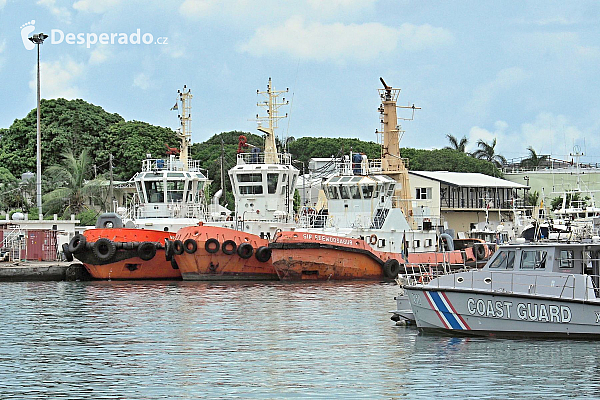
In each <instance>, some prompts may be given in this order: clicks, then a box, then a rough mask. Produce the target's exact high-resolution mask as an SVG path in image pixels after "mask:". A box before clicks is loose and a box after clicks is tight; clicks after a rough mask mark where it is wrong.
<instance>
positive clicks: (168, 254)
mask: <svg viewBox="0 0 600 400" xmlns="http://www.w3.org/2000/svg"><path fill="white" fill-rule="evenodd" d="M173 254H174V253H173V242H172V241H170V240H169V239H165V259H166V260H167V261H171V260H172V259H173Z"/></svg>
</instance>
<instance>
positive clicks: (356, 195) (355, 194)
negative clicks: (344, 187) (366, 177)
mask: <svg viewBox="0 0 600 400" xmlns="http://www.w3.org/2000/svg"><path fill="white" fill-rule="evenodd" d="M348 188H349V189H350V195H351V196H352V198H353V199H358V200H360V188H359V187H358V186H356V185H352V186H349V187H348Z"/></svg>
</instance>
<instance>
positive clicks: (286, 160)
mask: <svg viewBox="0 0 600 400" xmlns="http://www.w3.org/2000/svg"><path fill="white" fill-rule="evenodd" d="M275 156H276V157H275ZM245 164H283V165H291V164H292V155H291V154H289V153H277V154H276V155H275V154H267V153H264V152H262V153H261V152H255V153H238V155H237V165H245Z"/></svg>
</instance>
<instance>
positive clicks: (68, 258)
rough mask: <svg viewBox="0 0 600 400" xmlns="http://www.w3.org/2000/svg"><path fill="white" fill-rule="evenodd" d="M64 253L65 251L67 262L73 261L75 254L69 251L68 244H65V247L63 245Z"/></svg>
mask: <svg viewBox="0 0 600 400" xmlns="http://www.w3.org/2000/svg"><path fill="white" fill-rule="evenodd" d="M62 251H63V254H64V255H65V260H67V261H69V262H70V261H73V253H71V252H70V251H69V244H68V243H63V245H62Z"/></svg>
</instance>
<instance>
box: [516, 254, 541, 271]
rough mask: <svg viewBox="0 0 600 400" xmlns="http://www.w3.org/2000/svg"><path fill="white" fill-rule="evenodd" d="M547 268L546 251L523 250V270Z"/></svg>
mask: <svg viewBox="0 0 600 400" xmlns="http://www.w3.org/2000/svg"><path fill="white" fill-rule="evenodd" d="M544 268H546V251H545V250H523V251H522V252H521V269H544Z"/></svg>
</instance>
